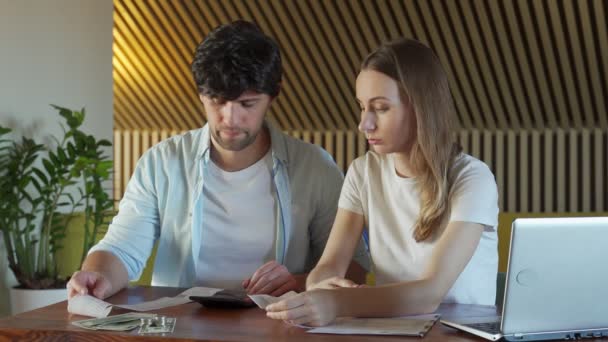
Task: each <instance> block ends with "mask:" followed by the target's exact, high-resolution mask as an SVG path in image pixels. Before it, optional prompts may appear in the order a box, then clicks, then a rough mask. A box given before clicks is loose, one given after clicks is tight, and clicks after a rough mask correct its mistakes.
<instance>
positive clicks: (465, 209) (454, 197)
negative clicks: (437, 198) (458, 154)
mask: <svg viewBox="0 0 608 342" xmlns="http://www.w3.org/2000/svg"><path fill="white" fill-rule="evenodd" d="M450 210H451V213H450V222H452V221H464V222H472V223H479V224H483V225H485V226H488V227H496V226H497V225H498V189H497V186H496V180H495V179H494V175H493V174H492V171H490V169H489V168H488V167H487V165H486V164H484V163H482V162H480V161H474V162H472V163H470V164H469V165H467V166H466V167H465V168H464V169H463V170H462V171H461V172H460V174H459V175H458V176H457V177H456V179H455V183H454V185H453V189H452V194H451V198H450Z"/></svg>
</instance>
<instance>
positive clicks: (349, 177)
mask: <svg viewBox="0 0 608 342" xmlns="http://www.w3.org/2000/svg"><path fill="white" fill-rule="evenodd" d="M362 165H363V163H361V159H357V160H355V161H354V162H353V163H352V164H351V166H350V167H349V168H348V171H347V172H346V177H345V178H344V184H343V185H342V192H341V193H340V200H339V201H338V208H341V209H346V210H348V211H352V212H354V213H357V214H359V215H365V213H364V211H363V203H362V200H361V196H362V192H361V188H362V185H363V184H362V182H363V178H362V176H361V173H362V172H361V166H362Z"/></svg>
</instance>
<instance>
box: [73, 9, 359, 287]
mask: <svg viewBox="0 0 608 342" xmlns="http://www.w3.org/2000/svg"><path fill="white" fill-rule="evenodd" d="M192 72H193V75H194V80H195V82H196V85H197V88H198V92H199V96H200V99H201V101H202V103H203V106H204V108H205V112H206V114H207V121H208V122H207V124H206V125H205V126H204V127H203V128H201V129H198V130H194V131H190V132H188V133H185V134H182V135H179V136H175V137H173V138H171V139H168V140H166V141H164V142H161V143H159V144H158V145H156V146H154V147H152V148H151V149H150V150H148V151H147V152H146V153H145V154H144V155H143V156H142V158H141V159H140V161H139V162H138V164H137V167H136V169H135V172H134V174H133V177H132V178H131V180H130V182H129V184H128V186H127V189H126V191H125V194H124V197H123V199H122V201H121V203H120V208H119V209H120V210H119V213H118V215H117V216H116V217H115V218H114V220H113V222H112V224H111V225H110V227H109V230H108V233H107V234H106V236H105V237H104V239H103V240H102V241H101V242H100V243H99V244H97V245H96V246H95V247H93V248H92V249H91V251H89V255H88V257H87V258H86V260H85V262H84V263H83V266H82V270H81V271H78V272H76V273H74V275H73V276H72V278H71V280H70V282H69V283H68V296H69V297H72V296H74V295H75V294H78V293H82V294H84V293H88V294H91V295H94V296H96V297H98V298H105V297H108V296H110V295H112V294H114V293H116V292H117V291H119V290H120V289H122V288H124V287H125V286H126V285H127V283H128V281H129V280H135V279H138V278H139V276H140V274H141V272H142V269H143V268H144V265H145V263H146V260H147V259H148V257H149V256H150V253H151V251H152V248H153V246H154V244H155V242H156V241H158V252H157V256H156V260H155V264H154V273H153V276H152V284H153V285H158V286H175V287H191V286H195V285H198V286H208V287H219V288H229V289H236V288H244V289H245V290H247V292H248V293H250V294H254V293H267V294H271V295H275V296H279V295H281V294H283V293H285V292H287V291H290V290H295V289H303V288H304V277H305V273H306V272H308V271H310V270H311V269H312V267H313V266H314V265H315V264H316V262H317V261H318V260H319V257H320V256H321V254H322V252H323V248H324V247H325V243H326V241H327V239H328V236H329V232H330V229H331V226H332V223H333V220H334V217H335V214H336V208H337V203H338V198H339V195H340V189H341V186H342V181H343V176H342V174H341V172H340V171H339V169H338V168H337V167H336V165H335V163H334V162H333V161H332V159H331V157H330V156H329V154H328V153H327V152H325V151H323V150H322V149H320V148H319V147H317V146H314V145H311V144H307V143H304V142H302V141H299V140H297V139H294V138H291V137H289V136H287V135H285V134H283V133H282V132H281V131H279V130H278V129H276V128H274V127H273V126H272V125H270V124H269V123H268V122H267V121H265V120H264V117H265V115H266V112H267V110H268V108H269V107H270V104H271V103H272V101H273V100H274V98H275V97H276V96H277V95H278V94H279V90H280V82H281V73H282V69H281V57H280V53H279V49H278V46H277V44H276V43H275V42H274V41H273V40H272V39H271V38H270V37H268V36H266V35H264V34H263V33H262V32H261V31H260V30H259V29H258V28H257V27H256V26H255V25H254V24H252V23H249V22H245V21H236V22H233V23H231V24H228V25H223V26H220V27H218V28H216V29H215V30H213V31H212V32H211V33H210V34H209V35H208V36H207V37H206V38H205V40H204V41H203V42H202V43H201V44H200V45H199V46H198V48H197V49H196V53H195V57H194V61H193V62H192ZM356 258H357V260H358V261H360V263H361V264H365V263H366V259H365V258H366V256H365V252H364V250H363V249H362V248H360V249H359V253H358V254H357V257H356ZM355 267H356V266H355ZM359 270H361V269H360V268H359ZM360 273H362V272H360Z"/></svg>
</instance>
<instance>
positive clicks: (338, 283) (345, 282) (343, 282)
mask: <svg viewBox="0 0 608 342" xmlns="http://www.w3.org/2000/svg"><path fill="white" fill-rule="evenodd" d="M361 286H363V285H358V284H357V283H355V282H354V281H352V280H350V279H346V278H341V277H331V278H328V279H325V280H323V281H320V282H318V283H316V284H313V285H312V286H310V287H308V288H307V289H306V290H314V289H328V290H331V289H337V288H339V287H361Z"/></svg>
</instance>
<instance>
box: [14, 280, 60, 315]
mask: <svg viewBox="0 0 608 342" xmlns="http://www.w3.org/2000/svg"><path fill="white" fill-rule="evenodd" d="M9 293H10V301H11V315H16V314H20V313H22V312H25V311H30V310H34V309H38V308H41V307H43V306H47V305H51V304H55V303H58V302H61V301H64V300H67V299H68V291H67V290H66V289H46V290H30V289H16V288H14V287H13V288H11V289H10V292H9Z"/></svg>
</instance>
